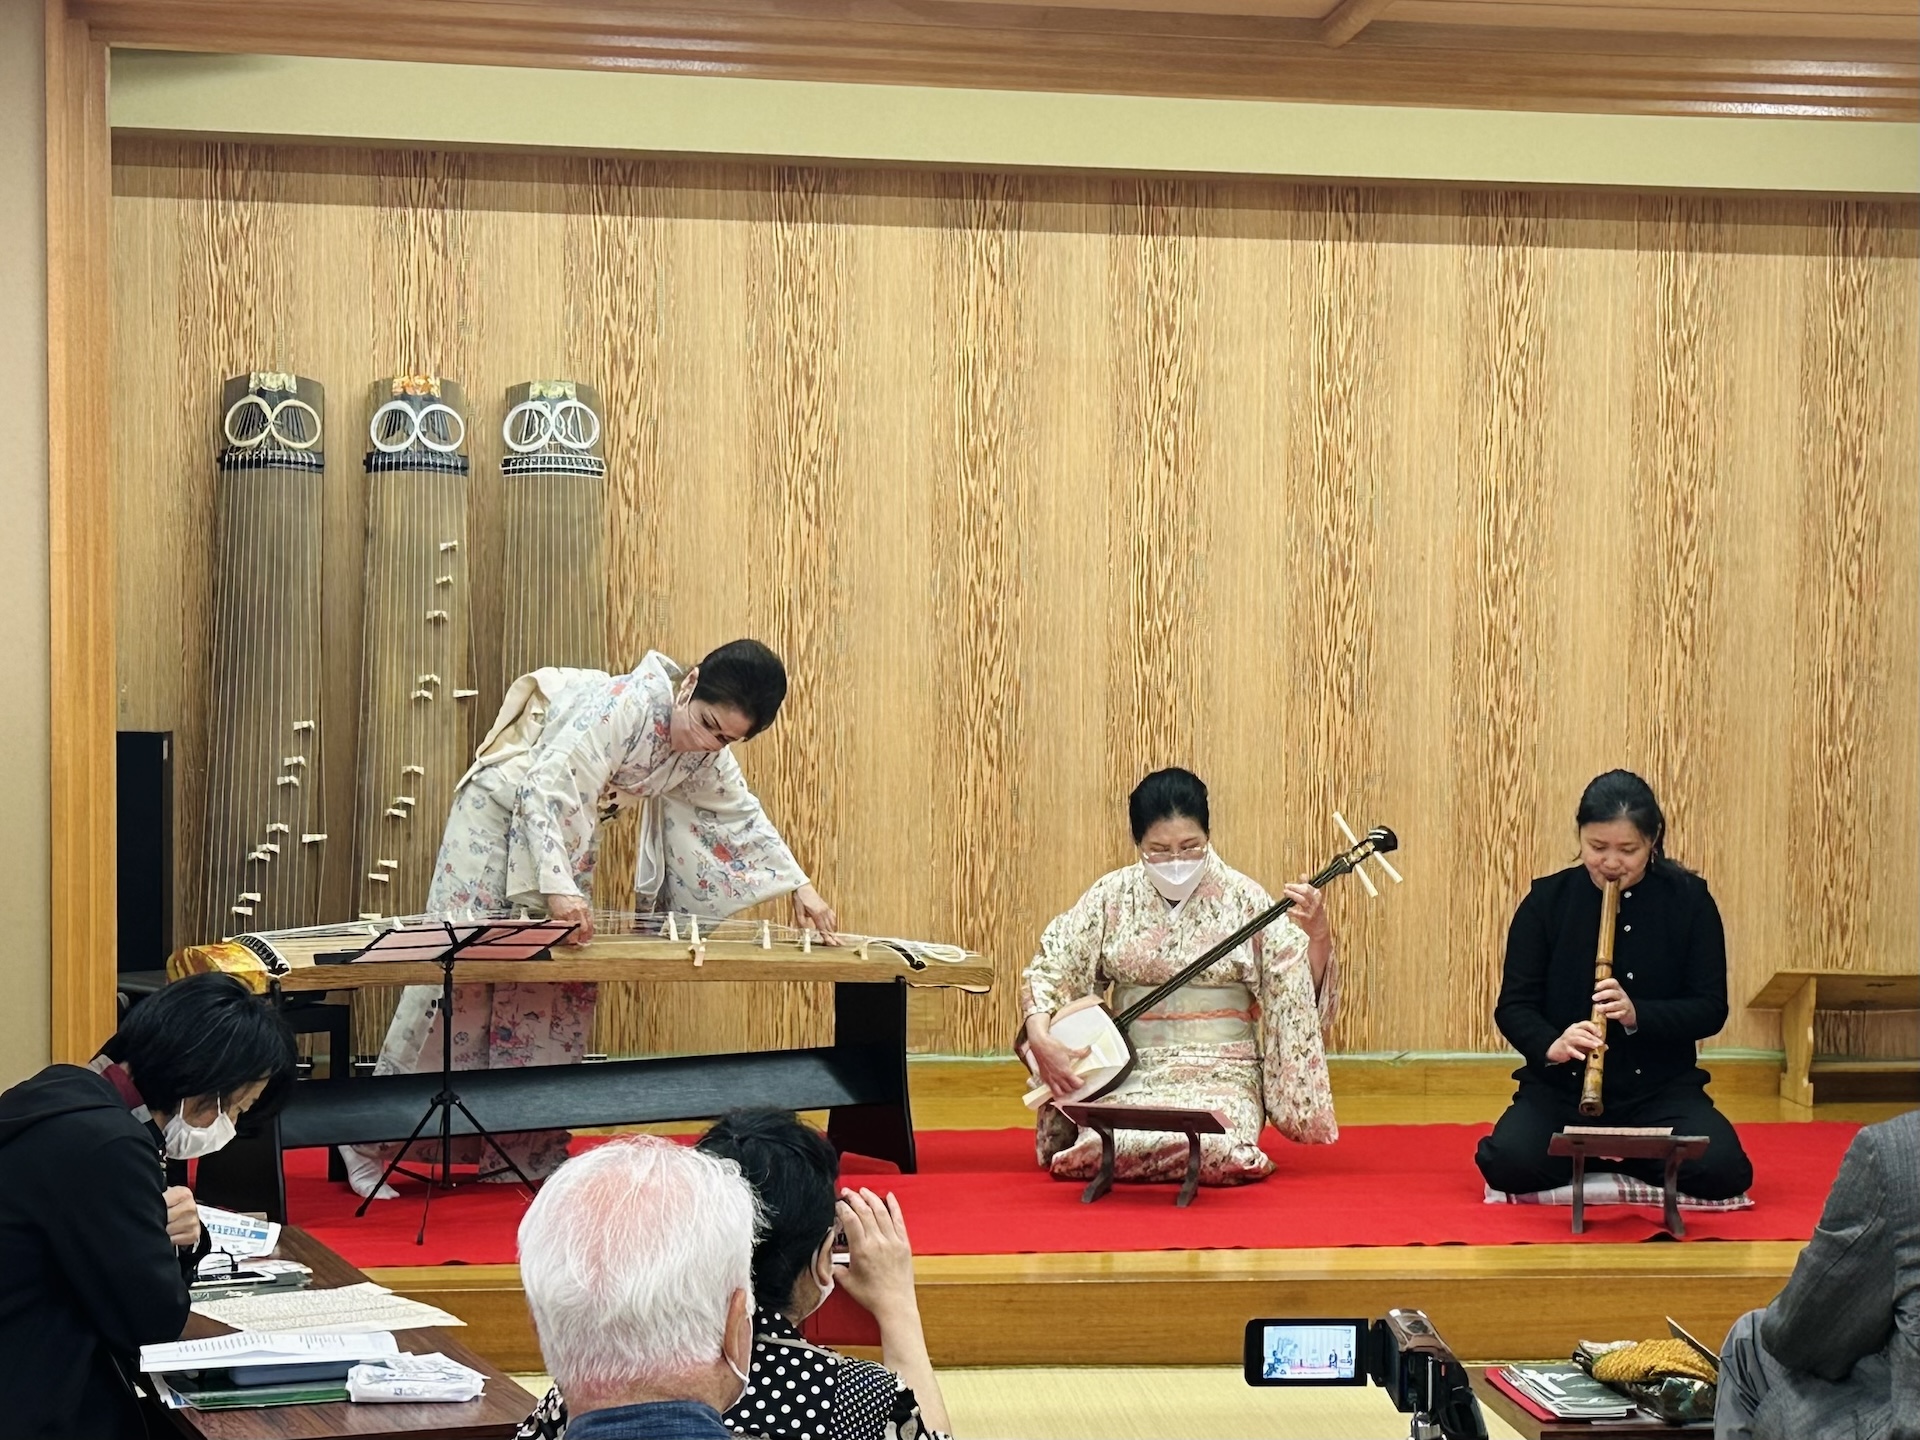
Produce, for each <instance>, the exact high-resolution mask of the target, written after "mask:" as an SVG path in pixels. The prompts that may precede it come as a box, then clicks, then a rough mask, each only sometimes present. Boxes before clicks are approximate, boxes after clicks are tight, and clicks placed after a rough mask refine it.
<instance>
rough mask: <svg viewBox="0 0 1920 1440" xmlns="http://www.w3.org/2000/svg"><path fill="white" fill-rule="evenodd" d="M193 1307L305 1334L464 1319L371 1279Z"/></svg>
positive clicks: (244, 1324)
mask: <svg viewBox="0 0 1920 1440" xmlns="http://www.w3.org/2000/svg"><path fill="white" fill-rule="evenodd" d="M193 1311H194V1313H195V1314H196V1315H205V1316H206V1317H207V1318H208V1319H210V1320H218V1321H219V1322H220V1323H221V1324H223V1325H231V1326H233V1327H234V1328H235V1329H236V1330H243V1331H245V1330H268V1331H283V1330H297V1331H299V1332H301V1333H302V1334H305V1335H357V1334H367V1333H370V1332H376V1331H381V1330H419V1329H422V1328H424V1327H426V1326H430V1325H435V1326H447V1325H464V1324H466V1323H467V1322H466V1321H464V1320H462V1319H460V1318H459V1317H458V1316H457V1315H449V1314H448V1313H447V1312H446V1311H444V1310H438V1309H435V1308H434V1307H433V1306H431V1305H422V1304H421V1303H420V1302H419V1301H418V1300H409V1299H407V1297H406V1296H404V1295H395V1294H394V1293H393V1292H392V1291H391V1290H389V1289H387V1287H386V1286H384V1285H376V1284H374V1283H373V1282H372V1281H371V1280H364V1281H362V1282H361V1283H360V1284H358V1285H341V1286H337V1287H336V1288H334V1289H332V1290H280V1291H274V1292H271V1293H269V1294H266V1295H246V1296H242V1297H239V1298H237V1299H233V1300H208V1301H204V1302H202V1303H201V1304H198V1305H195V1306H194V1307H193Z"/></svg>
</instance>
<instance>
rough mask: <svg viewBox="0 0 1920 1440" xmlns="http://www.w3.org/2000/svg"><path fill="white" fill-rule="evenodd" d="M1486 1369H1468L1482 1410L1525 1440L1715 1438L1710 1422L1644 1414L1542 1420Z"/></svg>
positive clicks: (1643, 1412) (1484, 1367) (1477, 1367)
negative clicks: (1668, 1419) (1671, 1422)
mask: <svg viewBox="0 0 1920 1440" xmlns="http://www.w3.org/2000/svg"><path fill="white" fill-rule="evenodd" d="M1487 1369H1488V1367H1487V1366H1484V1365H1473V1366H1469V1367H1468V1371H1467V1373H1468V1374H1469V1375H1471V1376H1472V1377H1473V1393H1474V1394H1475V1395H1477V1396H1479V1397H1480V1404H1481V1405H1482V1407H1484V1408H1485V1409H1488V1410H1491V1411H1493V1413H1494V1414H1496V1415H1498V1416H1499V1417H1500V1418H1501V1419H1502V1420H1504V1421H1506V1422H1507V1424H1509V1425H1511V1426H1512V1427H1513V1428H1514V1429H1515V1430H1518V1431H1519V1432H1520V1433H1521V1434H1522V1435H1523V1436H1525V1437H1526V1440H1662V1437H1667V1436H1673V1435H1711V1434H1713V1422H1712V1421H1710V1420H1696V1421H1695V1422H1694V1423H1693V1424H1691V1425H1669V1424H1668V1423H1667V1422H1666V1421H1664V1420H1662V1419H1661V1418H1660V1417H1659V1416H1658V1415H1650V1414H1648V1413H1647V1412H1646V1411H1644V1410H1642V1411H1640V1412H1639V1413H1638V1414H1637V1415H1630V1416H1628V1417H1627V1418H1626V1419H1624V1420H1542V1419H1540V1418H1539V1416H1537V1415H1534V1414H1532V1413H1531V1412H1530V1411H1528V1410H1527V1408H1526V1407H1525V1406H1524V1405H1521V1404H1519V1403H1518V1402H1516V1401H1515V1400H1513V1399H1512V1398H1511V1397H1509V1396H1508V1395H1507V1393H1506V1391H1504V1390H1502V1389H1501V1388H1500V1387H1499V1386H1497V1385H1495V1384H1494V1383H1493V1382H1492V1381H1491V1380H1489V1379H1488V1378H1487Z"/></svg>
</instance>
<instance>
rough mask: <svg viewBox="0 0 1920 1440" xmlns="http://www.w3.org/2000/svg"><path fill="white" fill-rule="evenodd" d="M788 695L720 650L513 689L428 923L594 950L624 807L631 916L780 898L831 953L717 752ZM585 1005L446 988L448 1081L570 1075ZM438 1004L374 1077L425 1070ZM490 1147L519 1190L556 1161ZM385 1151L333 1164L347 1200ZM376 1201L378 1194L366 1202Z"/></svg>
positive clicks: (504, 1140)
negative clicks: (787, 898) (543, 917)
mask: <svg viewBox="0 0 1920 1440" xmlns="http://www.w3.org/2000/svg"><path fill="white" fill-rule="evenodd" d="M786 693H787V672H786V669H785V667H784V666H783V665H782V664H781V663H780V657H779V656H777V655H775V654H774V653H773V652H772V651H771V650H769V649H768V648H767V647H766V646H764V645H762V644H761V643H760V642H759V641H757V640H735V641H733V642H732V643H731V644H728V645H723V646H721V647H720V648H719V649H718V650H715V651H714V652H713V653H712V654H711V655H709V656H707V657H706V659H704V660H702V661H701V662H700V663H699V664H698V665H696V666H695V667H694V668H693V669H691V670H688V671H685V672H684V673H683V672H682V671H681V669H680V667H679V666H678V665H676V664H675V663H674V662H673V661H671V660H669V659H668V658H667V657H666V656H664V655H661V654H659V653H658V652H649V653H648V655H647V657H646V659H644V660H642V661H641V662H640V664H639V666H638V668H636V669H635V670H634V671H633V672H632V673H631V674H627V675H608V674H606V673H605V672H604V671H600V670H561V669H548V670H538V671H535V672H534V673H533V674H531V675H523V676H521V677H520V678H519V679H518V680H516V681H515V682H514V684H513V686H512V688H511V689H509V690H508V692H507V698H506V702H505V703H504V704H503V705H502V706H501V708H500V716H499V718H498V719H497V720H495V721H494V725H493V729H492V730H491V731H489V732H488V734H487V738H486V739H485V741H483V742H482V743H481V746H480V750H479V754H478V757H477V759H476V760H475V763H474V766H473V768H472V769H471V770H469V771H468V772H467V774H466V776H465V777H464V778H463V779H462V780H461V782H460V785H459V788H458V789H457V790H456V791H455V792H454V799H453V813H452V814H451V815H450V816H449V817H448V820H447V829H446V834H445V837H444V838H443V839H442V840H441V842H440V854H439V857H438V859H437V860H436V861H435V862H434V875H433V884H432V887H431V888H430V889H429V891H428V893H427V911H428V913H429V914H433V915H461V914H484V913H500V912H504V911H508V910H511V909H514V908H516V907H524V908H526V909H528V910H531V911H535V912H540V911H544V912H545V913H546V914H548V915H550V916H552V917H553V918H554V919H556V920H566V921H570V922H573V923H574V924H576V925H578V926H579V929H578V930H577V931H576V932H575V935H574V941H575V943H585V942H586V941H587V940H589V939H591V938H592V936H593V907H592V899H591V896H592V891H593V866H594V858H595V852H596V847H597V843H598V837H599V829H600V822H601V821H603V820H606V819H609V818H611V817H612V816H614V815H616V814H618V813H619V812H620V811H621V810H623V809H625V808H626V807H627V806H629V805H635V804H637V805H639V806H641V807H642V808H641V816H640V837H639V861H638V864H637V866H636V869H635V874H634V891H635V900H636V904H637V905H638V907H639V908H641V909H643V910H644V909H649V908H665V909H671V910H675V911H678V912H680V913H682V914H685V913H688V912H691V913H693V914H696V915H700V916H703V917H707V918H711V919H716V920H718V919H724V918H726V917H727V916H728V915H731V914H733V913H735V912H736V911H739V910H744V909H746V908H747V907H748V906H750V905H756V904H758V903H760V902H761V901H763V900H768V899H771V898H773V897H774V896H777V895H785V894H788V893H791V894H792V896H793V908H794V913H795V918H796V920H797V923H799V924H800V925H802V926H804V927H807V928H810V929H813V930H815V931H818V932H819V933H820V934H821V935H822V936H823V937H825V938H827V939H828V940H829V941H830V940H831V939H832V936H833V931H834V929H835V925H836V918H835V916H834V913H833V910H832V907H830V906H829V905H828V904H827V902H826V901H825V900H823V899H821V898H820V893H819V892H818V891H817V890H815V889H814V888H813V886H812V885H811V884H810V883H809V882H808V880H807V875H806V872H805V871H804V870H802V869H801V868H800V865H799V863H798V862H797V861H796V860H795V859H794V858H793V852H792V851H791V850H790V849H788V848H787V843H786V841H785V840H783V839H781V838H780V833H779V832H778V831H777V830H775V829H774V828H773V824H772V822H771V821H769V820H768V819H767V815H766V812H765V811H764V810H763V809H761V807H760V802H759V801H758V800H757V799H755V798H754V795H753V792H752V791H750V790H748V789H747V782H746V779H745V777H744V776H742V774H741V773H740V764H739V762H738V761H737V760H735V759H734V758H733V755H732V753H731V751H730V750H729V749H728V747H729V746H730V745H733V744H737V743H739V742H741V741H745V740H751V739H752V738H753V737H754V736H755V735H758V734H759V733H760V732H761V731H762V730H764V729H766V728H767V726H769V725H771V724H772V723H773V720H774V717H775V716H776V715H777V714H779V711H780V705H781V702H782V701H783V700H784V699H785V698H786ZM598 991H599V987H598V986H597V985H594V984H591V983H583V982H574V983H559V984H555V983H551V982H526V983H522V982H515V983H512V984H505V985H460V986H456V987H455V989H454V1017H453V1023H454V1035H453V1063H454V1067H455V1068H456V1069H460V1070H485V1069H493V1068H500V1069H505V1068H518V1067H521V1066H526V1065H563V1064H572V1063H575V1062H577V1061H579V1060H580V1059H581V1058H582V1057H583V1056H584V1055H585V1054H586V1049H587V1042H588V1039H589V1037H590V1036H591V1034H592V1030H593V1010H594V1004H595V1001H596V999H597V996H598ZM439 995H440V991H439V989H438V988H437V987H435V986H424V985H423V986H409V987H408V988H407V991H406V993H405V995H404V996H403V997H402V999H401V1002H400V1007H399V1010H398V1011H397V1012H396V1013H395V1015H394V1017H393V1024H392V1026H391V1028H389V1029H388V1031H387V1039H386V1044H385V1045H384V1046H383V1047H382V1049H381V1052H380V1060H379V1063H378V1065H376V1066H375V1069H374V1073H375V1074H376V1075H395V1074H412V1073H414V1072H416V1071H418V1070H419V1069H421V1068H423V1057H432V1056H437V1054H438V1053H439V1048H440V1037H439V1033H438V1031H437V1030H436V1029H435V1026H436V1025H437V1024H438V1023H439V1020H438V1015H437V1012H438V1010H439V1005H438V1003H437V1001H438V999H439ZM425 1063H426V1064H427V1065H431V1064H432V1063H433V1062H432V1061H431V1060H430V1059H429V1060H427V1061H426V1062H425ZM499 1139H500V1141H501V1144H502V1147H503V1148H504V1149H505V1150H506V1151H507V1153H508V1154H510V1155H511V1156H512V1157H513V1159H514V1161H515V1163H516V1164H518V1165H519V1167H520V1169H521V1171H522V1173H524V1174H525V1175H526V1176H527V1178H528V1179H533V1180H537V1179H539V1178H541V1177H542V1176H545V1175H548V1174H550V1173H552V1171H553V1170H554V1169H555V1168H556V1167H558V1166H559V1164H560V1162H561V1161H562V1160H564V1159H566V1154H567V1139H568V1135H567V1132H566V1131H564V1130H540V1131H528V1132H525V1133H520V1134H512V1135H503V1136H501V1137H499ZM395 1148H396V1147H394V1146H390V1145H389V1146H360V1147H355V1146H346V1147H343V1148H342V1151H341V1153H342V1155H343V1156H344V1157H345V1158H346V1162H347V1171H348V1179H349V1180H350V1182H351V1183H352V1185H353V1188H354V1189H355V1190H356V1191H357V1192H358V1193H360V1194H362V1195H365V1194H367V1193H368V1192H369V1191H370V1190H372V1189H373V1187H374V1185H375V1184H376V1183H377V1182H378V1180H379V1177H380V1173H381V1171H382V1170H383V1169H385V1167H386V1163H387V1161H388V1159H390V1158H391V1156H392V1154H393V1151H394V1149H395ZM460 1149H461V1150H462V1151H463V1152H464V1153H463V1154H457V1155H456V1157H455V1158H456V1160H458V1159H462V1158H464V1159H465V1160H467V1161H468V1162H473V1161H478V1162H479V1164H480V1166H481V1178H482V1179H503V1180H508V1181H511V1180H512V1179H513V1174H512V1172H511V1171H510V1170H508V1169H506V1167H505V1166H504V1165H502V1164H501V1162H500V1159H499V1156H498V1155H496V1154H495V1153H494V1152H493V1150H492V1149H491V1148H487V1149H485V1150H484V1152H483V1151H482V1149H481V1147H480V1142H478V1141H477V1140H465V1141H462V1142H460ZM416 1153H418V1147H416ZM392 1194H393V1191H392V1189H391V1188H390V1187H389V1188H386V1189H383V1190H382V1192H381V1198H383V1199H384V1198H390V1197H391V1196H392Z"/></svg>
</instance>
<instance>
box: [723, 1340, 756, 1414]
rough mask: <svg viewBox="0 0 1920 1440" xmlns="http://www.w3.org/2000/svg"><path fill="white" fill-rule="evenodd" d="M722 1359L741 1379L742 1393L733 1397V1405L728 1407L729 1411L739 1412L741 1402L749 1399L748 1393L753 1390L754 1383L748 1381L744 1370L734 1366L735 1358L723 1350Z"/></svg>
mask: <svg viewBox="0 0 1920 1440" xmlns="http://www.w3.org/2000/svg"><path fill="white" fill-rule="evenodd" d="M720 1358H721V1359H722V1360H724V1361H726V1362H727V1368H728V1369H729V1370H731V1371H733V1373H734V1374H735V1375H736V1376H738V1377H739V1380H740V1393H739V1394H738V1395H736V1396H734V1397H733V1404H731V1405H729V1406H727V1409H729V1410H738V1409H739V1408H740V1402H741V1401H742V1400H744V1399H746V1398H747V1391H748V1390H750V1389H752V1388H753V1383H752V1382H751V1381H750V1380H748V1379H747V1372H746V1371H744V1370H742V1369H741V1368H740V1367H739V1366H738V1365H736V1364H734V1363H733V1357H732V1356H731V1355H729V1354H727V1352H726V1351H725V1350H722V1351H721V1352H720Z"/></svg>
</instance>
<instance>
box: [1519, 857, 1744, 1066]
mask: <svg viewBox="0 0 1920 1440" xmlns="http://www.w3.org/2000/svg"><path fill="white" fill-rule="evenodd" d="M1600 901H1601V894H1600V888H1599V887H1598V886H1597V885H1595V884H1594V883H1593V880H1592V879H1591V877H1589V876H1588V874H1587V871H1586V867H1585V866H1582V865H1575V866H1573V867H1571V868H1570V869H1566V870H1562V871H1559V872H1558V873H1557V874H1553V875H1548V876H1545V877H1543V878H1541V879H1539V880H1536V881H1534V882H1533V889H1532V890H1531V891H1530V892H1529V893H1528V895H1527V898H1526V899H1524V900H1522V901H1521V902H1520V908H1519V909H1518V910H1516V911H1515V912H1514V916H1513V924H1512V925H1511V926H1510V927H1508V930H1507V964H1506V970H1505V973H1504V974H1503V976H1502V978H1501V981H1500V1003H1499V1004H1498V1005H1497V1006H1496V1007H1495V1009H1494V1012H1493V1019H1494V1023H1495V1024H1496V1025H1498V1026H1499V1027H1500V1033H1501V1034H1502V1035H1504V1036H1506V1037H1507V1040H1508V1041H1509V1043H1511V1044H1512V1046H1513V1048H1514V1049H1516V1050H1518V1051H1519V1052H1520V1053H1521V1055H1523V1056H1524V1057H1525V1058H1526V1062H1527V1063H1526V1065H1525V1066H1523V1067H1522V1068H1521V1069H1519V1070H1516V1071H1515V1072H1514V1078H1515V1079H1516V1080H1522V1081H1527V1080H1531V1081H1536V1082H1538V1083H1541V1084H1545V1085H1551V1086H1553V1087H1555V1088H1556V1089H1561V1090H1568V1091H1577V1090H1578V1089H1579V1088H1580V1080H1581V1077H1582V1075H1583V1073H1584V1072H1585V1068H1586V1067H1585V1066H1584V1065H1582V1064H1581V1063H1580V1062H1578V1061H1574V1062H1571V1063H1568V1064H1563V1065H1550V1064H1548V1063H1547V1047H1548V1046H1549V1045H1551V1044H1553V1042H1554V1041H1555V1040H1557V1039H1558V1038H1559V1037H1560V1034H1561V1032H1562V1031H1564V1030H1565V1029H1566V1028H1567V1027H1568V1026H1569V1025H1571V1024H1572V1023H1573V1022H1574V1021H1576V1020H1586V1019H1589V1018H1591V1016H1592V1014H1593V961H1594V951H1595V949H1596V947H1597V944H1598V941H1599V938H1600ZM1618 927H1619V928H1618V929H1617V930H1616V931H1615V933H1614V948H1613V975H1614V978H1615V979H1616V980H1618V981H1619V982H1620V988H1621V989H1622V990H1625V991H1626V992H1627V998H1628V999H1629V1000H1631V1001H1633V1008H1634V1011H1635V1016H1636V1019H1637V1020H1638V1024H1637V1026H1636V1027H1635V1030H1634V1033H1633V1034H1631V1035H1629V1034H1627V1032H1626V1031H1625V1030H1624V1029H1623V1028H1622V1027H1621V1026H1620V1024H1619V1023H1618V1022H1617V1021H1609V1022H1608V1024H1607V1059H1606V1086H1607V1094H1609V1095H1617V1096H1619V1097H1620V1098H1621V1099H1626V1098H1628V1097H1630V1096H1635V1095H1644V1094H1648V1093H1650V1092H1652V1091H1654V1090H1658V1089H1659V1088H1661V1087H1662V1086H1664V1085H1667V1084H1670V1083H1672V1082H1673V1081H1675V1080H1679V1079H1683V1078H1684V1079H1690V1080H1692V1081H1694V1082H1695V1083H1698V1084H1705V1083H1706V1080H1707V1074H1706V1072H1705V1071H1704V1070H1701V1069H1700V1068H1699V1067H1698V1065H1697V1064H1696V1058H1695V1044H1694V1042H1696V1041H1699V1040H1704V1039H1706V1038H1707V1037H1708V1036H1709V1035H1713V1034H1716V1033H1718V1031H1719V1030H1720V1028H1721V1027H1722V1026H1723V1025H1725V1024H1726V1023H1727V940H1726V932H1725V930H1724V929H1723V928H1722V927H1721V924H1720V907H1719V906H1717V905H1715V904H1714V903H1713V895H1712V894H1711V893H1710V892H1709V891H1708V889H1707V882H1706V881H1704V880H1702V879H1701V878H1700V877H1699V876H1698V875H1695V874H1693V873H1691V872H1690V871H1687V870H1682V869H1681V868H1680V867H1679V866H1678V865H1675V864H1673V863H1671V862H1670V861H1661V860H1656V861H1655V862H1654V863H1653V864H1652V865H1650V866H1649V867H1648V869H1647V873H1646V875H1645V876H1643V877H1642V878H1641V879H1640V880H1639V881H1637V882H1636V883H1635V884H1633V885H1632V886H1630V887H1629V888H1628V889H1626V890H1625V891H1623V892H1622V894H1621V897H1620V919H1619V921H1618Z"/></svg>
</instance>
